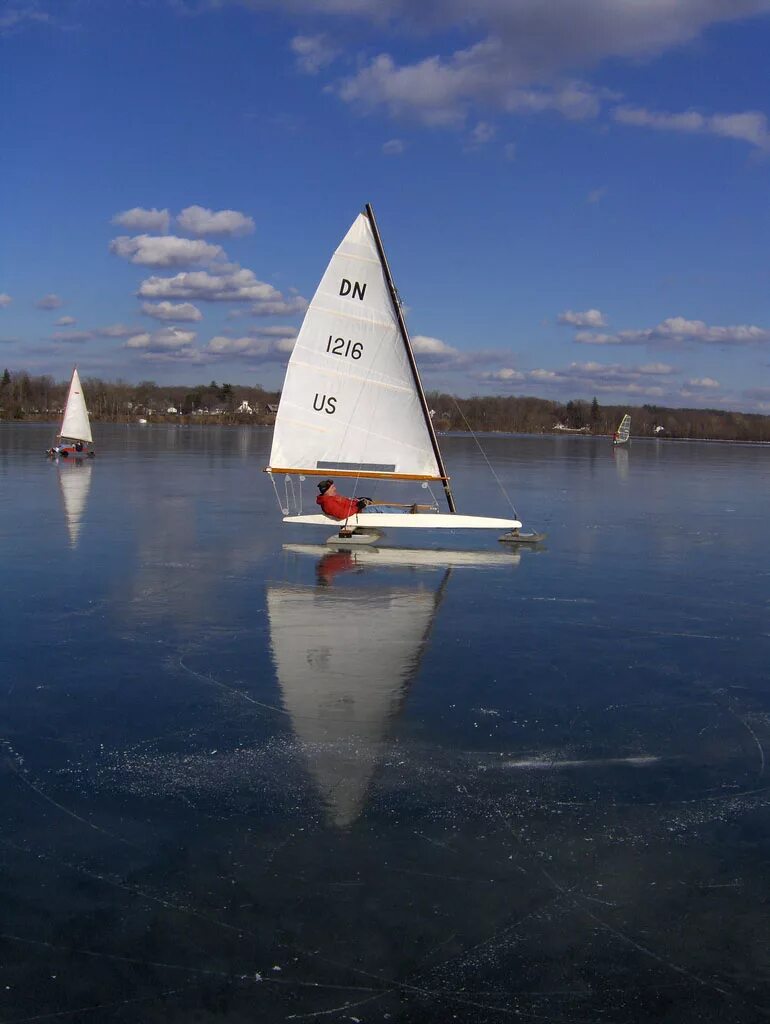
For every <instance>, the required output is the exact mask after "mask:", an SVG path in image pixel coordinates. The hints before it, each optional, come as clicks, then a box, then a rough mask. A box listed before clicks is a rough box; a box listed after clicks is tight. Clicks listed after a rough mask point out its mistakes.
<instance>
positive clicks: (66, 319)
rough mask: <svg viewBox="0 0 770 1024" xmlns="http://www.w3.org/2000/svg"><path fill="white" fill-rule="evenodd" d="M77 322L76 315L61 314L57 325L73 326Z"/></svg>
mask: <svg viewBox="0 0 770 1024" xmlns="http://www.w3.org/2000/svg"><path fill="white" fill-rule="evenodd" d="M76 323H77V320H76V319H75V317H74V316H60V317H59V319H58V320H57V321H56V326H57V327H71V326H72V325H73V324H76Z"/></svg>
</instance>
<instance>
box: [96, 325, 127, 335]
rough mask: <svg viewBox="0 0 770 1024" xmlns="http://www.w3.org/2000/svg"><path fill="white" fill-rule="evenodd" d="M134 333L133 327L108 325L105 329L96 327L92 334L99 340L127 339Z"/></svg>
mask: <svg viewBox="0 0 770 1024" xmlns="http://www.w3.org/2000/svg"><path fill="white" fill-rule="evenodd" d="M135 331H136V328H135V327H126V325H125V324H109V325H108V326H107V327H97V328H96V329H95V330H94V334H97V335H98V336H99V337H100V338H129V337H130V336H131V335H132V334H134V333H135Z"/></svg>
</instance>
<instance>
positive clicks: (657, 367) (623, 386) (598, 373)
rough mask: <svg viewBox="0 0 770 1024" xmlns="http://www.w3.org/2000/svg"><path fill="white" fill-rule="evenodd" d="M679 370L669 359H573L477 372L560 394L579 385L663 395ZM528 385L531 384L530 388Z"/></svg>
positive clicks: (490, 379)
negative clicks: (550, 365)
mask: <svg viewBox="0 0 770 1024" xmlns="http://www.w3.org/2000/svg"><path fill="white" fill-rule="evenodd" d="M675 373H676V369H675V367H673V366H669V365H667V364H666V363H648V364H647V365H644V366H622V365H620V364H619V363H613V364H604V363H596V362H588V363H570V365H569V366H567V367H564V368H561V369H555V370H552V369H546V368H544V367H538V368H536V369H534V370H526V371H521V370H514V369H511V368H510V367H502V368H501V369H499V370H492V371H488V372H485V373H481V374H477V375H476V376H477V378H478V379H479V380H481V381H484V382H485V383H487V384H495V383H497V384H516V385H524V386H525V389H526V390H529V391H534V392H535V393H537V391H538V390H539V389H540V390H543V389H544V390H545V391H546V392H550V391H555V392H556V393H558V394H569V393H574V391H575V390H576V389H579V390H580V391H582V392H583V393H584V394H616V395H629V396H630V395H634V396H646V397H650V398H660V397H661V396H662V395H664V394H666V389H667V388H668V389H669V390H670V388H671V386H672V378H673V375H674V374H675ZM526 385H530V387H529V388H528V389H527V388H526Z"/></svg>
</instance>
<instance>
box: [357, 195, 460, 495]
mask: <svg viewBox="0 0 770 1024" xmlns="http://www.w3.org/2000/svg"><path fill="white" fill-rule="evenodd" d="M365 209H366V216H367V217H368V218H369V223H370V224H371V226H372V233H373V234H374V241H375V244H376V245H377V252H378V253H379V256H380V261H381V263H382V269H383V272H384V274H385V280H386V281H387V284H388V291H389V292H390V299H391V302H392V303H393V310H394V312H395V314H396V319H397V320H398V325H399V328H400V330H401V338H402V340H403V342H404V347H405V349H406V354H407V358H408V359H409V365H410V367H411V370H412V376H413V377H414V383H415V387H416V388H417V394H418V395H419V398H420V404H421V406H422V411H423V415H424V417H425V425H426V427H427V429H428V435H429V437H430V442H431V445H432V446H433V454H434V455H435V456H436V463H437V465H438V468H439V472H440V474H441V479H442V481H443V484H444V493H445V495H446V500H447V504H448V506H449V511H450V512H451V513H452V514H453V515H454V514H455V513H456V512H457V508H456V506H455V502H454V497H453V495H452V489H451V487H450V486H449V477H448V475H447V471H446V467H445V466H444V459H443V457H442V455H441V449H440V448H439V445H438V439H437V437H436V431H435V430H434V429H433V421H432V420H431V418H430V410H429V409H428V402H427V399H426V398H425V391H424V389H423V386H422V381H421V379H420V371H419V370H418V368H417V362H416V360H415V358H414V351H413V349H412V343H411V340H410V338H409V330H408V328H407V326H406V320H405V319H404V314H403V311H402V309H401V303H400V302H399V300H398V292H397V291H396V286H395V283H394V281H393V275H392V274H391V272H390V265H389V263H388V258H387V256H386V255H385V247H384V246H383V244H382V238H381V237H380V232H379V228H378V227H377V221H376V219H375V216H374V210H373V209H372V206H371V203H367V204H366V208H365Z"/></svg>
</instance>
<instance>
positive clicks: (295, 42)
mask: <svg viewBox="0 0 770 1024" xmlns="http://www.w3.org/2000/svg"><path fill="white" fill-rule="evenodd" d="M291 50H292V53H293V54H294V56H295V57H296V60H297V67H298V68H299V69H300V71H304V73H305V74H306V75H317V74H318V72H319V71H321V70H322V69H323V68H325V67H327V66H328V65H329V64H331V63H332V62H333V61H334V60H336V59H337V57H338V56H339V52H340V51H339V47H337V46H335V45H334V43H332V41H331V40H330V39H329V37H328V36H326V35H323V34H320V35H315V36H295V37H294V38H293V39H292V41H291Z"/></svg>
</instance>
